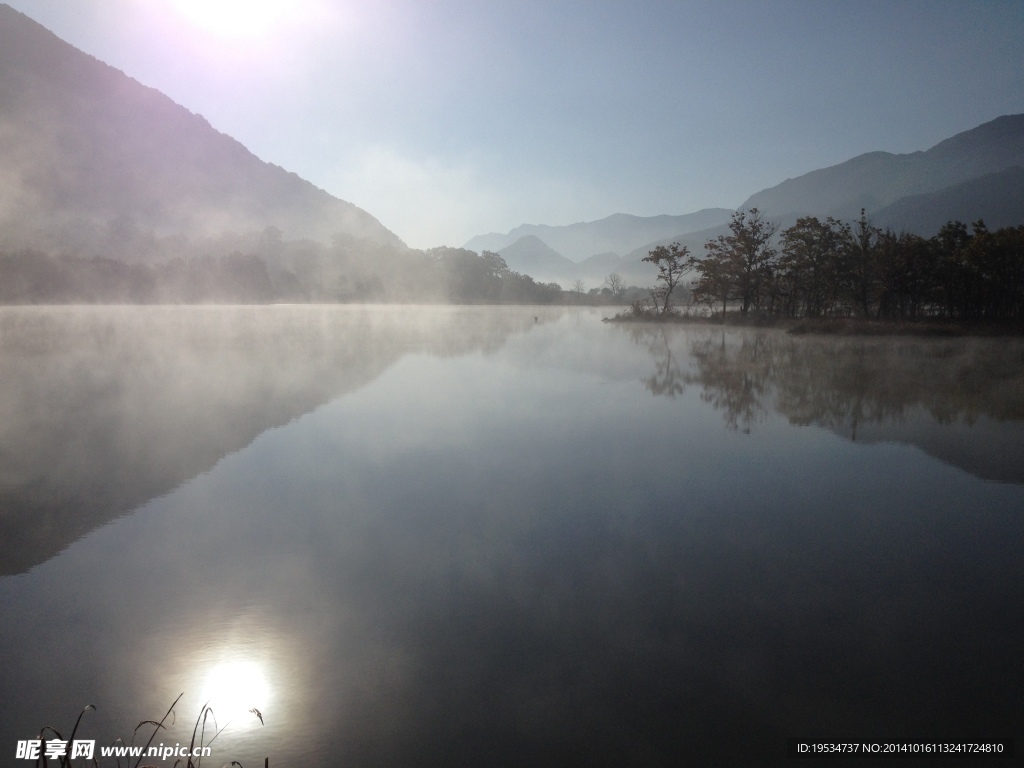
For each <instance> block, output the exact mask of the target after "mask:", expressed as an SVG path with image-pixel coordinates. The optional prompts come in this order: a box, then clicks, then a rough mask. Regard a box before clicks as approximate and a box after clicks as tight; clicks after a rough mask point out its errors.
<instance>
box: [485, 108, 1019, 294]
mask: <svg viewBox="0 0 1024 768" xmlns="http://www.w3.org/2000/svg"><path fill="white" fill-rule="evenodd" d="M755 207H756V208H759V209H760V210H761V211H762V212H763V213H765V214H766V215H767V216H768V217H769V218H771V219H773V220H775V221H777V222H778V223H779V224H780V226H781V227H783V228H785V227H788V226H790V225H792V224H793V223H794V222H795V221H796V220H797V219H798V218H799V217H801V216H817V217H819V218H821V219H824V218H825V217H826V216H834V217H836V218H839V219H845V220H853V219H856V218H857V217H858V216H859V215H860V211H861V209H862V208H863V209H865V211H866V212H867V214H868V216H869V217H870V218H871V220H872V222H873V223H874V224H876V225H878V226H885V227H892V228H893V229H895V230H905V231H908V232H914V233H916V234H920V235H923V236H926V237H930V236H931V235H934V234H935V233H936V232H937V231H938V229H939V228H940V227H941V226H942V225H943V224H945V223H946V222H947V221H950V220H952V219H957V220H960V221H963V222H966V223H971V222H973V221H976V220H978V219H984V221H985V223H986V224H987V225H988V226H989V228H990V229H997V228H1000V227H1007V226H1018V225H1022V224H1024V115H1005V116H1003V117H999V118H996V119H995V120H992V121H990V122H988V123H985V124H983V125H980V126H978V127H977V128H973V129H971V130H969V131H964V132H963V133H959V134H957V135H956V136H953V137H952V138H949V139H946V140H945V141H942V142H940V143H939V144H936V145H935V146H934V147H932V148H931V149H929V150H927V151H924V152H912V153H910V154H902V155H900V154H892V153H889V152H869V153H867V154H864V155H859V156H857V157H855V158H853V159H851V160H848V161H846V162H845V163H840V164H839V165H835V166H832V167H829V168H822V169H820V170H817V171H811V172H810V173H806V174H804V175H803V176H799V177H797V178H794V179H787V180H786V181H784V182H782V183H781V184H778V185H776V186H774V187H771V188H769V189H765V190H762V191H760V192H758V193H756V194H754V195H752V196H750V197H749V198H748V199H747V200H746V201H745V202H744V203H743V205H742V206H740V208H743V209H749V208H755ZM731 214H732V211H730V210H728V209H725V208H710V209H706V210H703V211H698V212H697V213H693V214H689V215H686V216H653V217H648V218H644V217H639V216H627V215H626V214H615V215H613V216H609V217H607V218H605V219H601V220H600V221H594V222H587V223H581V224H572V225H570V226H565V227H551V226H546V225H526V224H524V225H522V226H519V227H516V228H515V229H513V230H512V231H511V232H509V233H508V234H507V235H501V234H493V233H492V234H488V235H480V236H477V237H474V238H473V239H471V240H470V241H469V242H468V243H466V246H465V247H466V248H470V249H472V250H495V251H497V252H498V253H500V254H501V255H502V256H503V257H504V258H505V260H506V261H507V262H508V264H509V266H510V267H511V268H512V269H515V270H517V271H523V272H527V273H528V274H530V275H532V276H533V277H535V278H537V279H539V280H544V281H548V280H553V281H556V282H559V283H561V284H562V285H563V287H568V286H569V285H570V284H571V283H572V281H573V280H576V279H582V280H584V283H585V284H586V286H587V287H588V288H593V287H597V286H599V285H600V284H601V282H602V281H603V280H604V279H605V278H606V277H607V276H608V275H609V274H610V273H611V272H617V273H618V274H620V275H621V276H622V277H623V278H624V279H625V280H626V282H627V283H633V284H636V285H646V284H649V283H650V282H652V281H653V280H654V277H655V271H654V269H653V268H652V267H651V266H650V265H649V264H645V263H643V262H642V261H641V259H642V258H643V257H644V256H646V255H647V254H648V252H649V251H650V250H651V249H653V248H654V247H655V246H657V245H667V244H669V243H671V242H679V243H680V244H682V245H686V246H688V247H689V248H690V252H691V253H694V254H697V255H699V254H701V253H702V252H703V245H704V243H705V242H707V241H708V240H709V239H713V238H715V237H716V236H718V235H720V234H723V233H724V232H726V231H728V230H727V226H726V225H727V223H728V221H729V218H730V216H731ZM566 261H569V262H570V263H571V262H575V264H573V265H572V266H570V265H567V264H566Z"/></svg>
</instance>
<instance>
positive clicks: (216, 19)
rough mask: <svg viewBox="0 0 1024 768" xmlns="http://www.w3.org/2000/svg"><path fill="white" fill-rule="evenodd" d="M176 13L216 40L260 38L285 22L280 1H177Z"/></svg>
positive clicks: (286, 5) (286, 12)
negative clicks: (218, 38) (219, 38)
mask: <svg viewBox="0 0 1024 768" xmlns="http://www.w3.org/2000/svg"><path fill="white" fill-rule="evenodd" d="M175 5H176V7H177V9H178V11H179V12H180V13H181V14H182V15H183V16H184V17H185V18H186V19H188V21H190V22H191V23H193V24H195V25H196V26H197V27H200V28H202V29H204V30H206V31H207V32H210V33H212V34H215V35H217V36H219V37H229V38H253V37H260V36H262V35H265V34H267V33H268V32H270V31H271V30H273V29H274V28H275V27H276V26H277V25H278V24H279V23H281V22H283V21H285V20H286V19H287V17H288V15H289V9H290V8H292V9H293V8H294V7H293V6H292V5H291V4H289V3H287V2H284V1H283V0H176V2H175Z"/></svg>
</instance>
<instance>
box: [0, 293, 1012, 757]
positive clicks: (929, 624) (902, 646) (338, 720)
mask: <svg viewBox="0 0 1024 768" xmlns="http://www.w3.org/2000/svg"><path fill="white" fill-rule="evenodd" d="M600 317H601V315H600V312H597V311H592V310H582V311H581V310H573V309H566V308H544V309H540V308H535V307H526V308H510V309H496V308H485V307H476V308H474V307H458V308H457V307H430V308H423V307H375V308H369V307H273V308H253V307H250V308H238V307H230V308H229V307H204V308H181V307H177V308H172V307H162V308H159V307H152V308H116V309H109V308H75V307H68V308H60V309H51V308H7V309H3V310H0V354H2V359H3V364H4V375H3V376H2V377H0V387H2V389H3V391H2V392H0V403H2V406H0V408H2V410H0V454H2V458H3V461H2V462H0V466H2V468H3V469H2V472H3V475H2V478H0V489H2V494H3V495H2V497H0V498H2V502H3V518H2V525H3V532H4V536H3V538H2V541H3V550H2V559H3V566H4V567H3V572H4V573H6V574H9V575H7V576H4V577H3V578H0V605H2V606H3V614H4V621H3V623H2V626H0V653H2V655H3V657H4V658H8V659H17V660H18V664H16V665H6V666H7V667H8V668H7V670H6V671H5V675H4V676H3V681H2V683H0V702H2V703H0V722H2V723H3V724H4V733H3V737H4V738H5V739H6V743H8V744H9V745H10V744H12V743H13V742H14V741H15V740H17V739H25V738H31V737H33V736H34V735H35V734H36V733H38V730H39V728H40V727H41V726H43V725H45V724H54V725H57V727H58V728H61V727H64V728H68V729H70V728H69V726H70V724H71V723H72V722H73V719H74V717H75V716H76V715H77V712H78V711H79V710H80V708H81V707H82V706H84V705H85V704H87V703H92V704H95V705H97V707H98V712H96V713H94V715H91V716H87V719H86V726H85V735H86V737H87V738H93V737H95V738H97V739H98V740H99V741H100V742H109V741H110V740H112V739H113V738H114V737H115V736H119V735H120V736H125V737H127V736H128V735H129V734H130V731H131V729H132V728H133V727H134V726H135V724H136V723H137V722H138V721H139V720H142V719H145V718H159V717H160V716H161V715H162V714H163V712H164V711H165V710H166V708H167V706H169V704H170V703H171V702H172V701H173V700H174V698H175V697H176V696H177V695H178V694H179V693H181V692H182V691H185V698H183V700H182V702H181V704H180V705H179V708H178V713H179V716H178V718H177V723H176V725H175V729H174V730H173V731H172V732H171V733H169V734H167V735H165V736H162V737H161V738H162V740H163V741H164V742H167V743H173V741H174V740H175V739H177V740H179V741H182V742H187V740H188V738H187V736H188V735H190V733H191V726H192V722H191V718H192V717H194V714H195V713H197V712H198V711H199V708H200V707H201V705H202V704H203V702H204V701H205V700H206V699H207V698H209V697H213V698H214V699H215V701H216V704H215V708H216V709H219V710H220V711H221V712H222V713H227V712H231V713H232V714H231V715H230V717H231V719H232V721H233V722H232V725H231V726H230V727H229V728H228V729H227V730H226V731H225V733H224V734H223V735H222V736H221V737H219V739H218V741H217V742H216V744H215V753H214V757H215V760H214V762H215V763H217V764H222V763H224V762H229V761H230V760H239V761H241V762H242V763H243V764H245V765H248V764H250V763H251V764H260V762H261V761H262V759H263V758H264V757H265V756H269V758H270V764H271V765H275V764H277V765H302V764H336V765H435V764H468V763H470V762H479V763H481V764H483V763H486V764H498V765H524V764H542V763H552V762H557V763H559V764H566V765H571V764H579V765H613V764H614V765H623V764H626V765H630V764H633V765H669V764H673V765H675V764H680V761H681V760H682V761H689V762H692V763H695V764H714V763H721V764H726V763H728V764H735V763H739V764H744V763H746V764H765V763H770V762H773V761H776V760H777V761H778V762H782V754H783V748H784V742H785V739H786V738H787V737H790V736H806V737H811V736H816V735H820V736H825V735H830V736H836V737H838V736H848V737H851V738H864V739H867V738H909V737H915V738H929V739H939V738H947V737H951V736H952V735H953V734H959V735H958V738H959V737H962V736H966V735H968V734H974V735H976V736H979V737H980V736H987V737H988V738H995V737H1000V738H1007V737H1016V738H1018V739H1019V738H1020V737H1021V734H1020V726H1019V724H1020V723H1021V722H1024V720H1022V718H1021V715H1022V714H1024V712H1022V709H1021V703H1020V698H1019V695H1018V692H1019V690H1020V689H1021V686H1022V684H1024V674H1022V669H1021V665H1020V661H1019V648H1020V647H1021V643H1022V641H1024V627H1022V625H1021V622H1020V618H1019V610H1018V607H1019V606H1020V605H1021V604H1022V599H1024V562H1022V560H1021V558H1020V556H1019V553H1020V551H1021V545H1022V544H1024V516H1022V514H1021V510H1024V476H1022V475H1021V473H1020V469H1019V466H1020V464H1021V462H1020V461H1019V459H1020V458H1021V457H1022V456H1024V394H1022V392H1024V389H1022V382H1024V347H1022V345H1021V344H1020V343H1019V342H1017V341H1007V340H990V341H987V340H982V341H961V340H952V341H950V340H943V341H920V340H906V339H895V340H893V339H890V340H857V339H844V340H838V341H837V340H829V339H808V338H792V337H788V336H786V335H784V334H781V333H779V332H756V331H750V330H726V331H722V330H718V329H703V328H697V329H685V328H656V329H652V328H648V327H633V328H624V327H622V326H611V325H605V324H602V323H600ZM240 680H245V681H248V682H247V683H246V685H245V686H243V685H242V683H241V682H239V681H240ZM225 681H227V682H225ZM231 681H235V682H231ZM246 686H248V687H246ZM226 689H230V690H232V691H234V692H235V694H236V695H235V696H234V698H232V696H230V695H229V693H228V692H226ZM239 691H240V692H239ZM249 702H251V703H249ZM243 703H244V704H246V706H243ZM248 706H257V707H259V709H260V711H261V712H262V714H263V715H264V718H265V723H266V724H265V725H263V726H260V725H259V724H258V722H256V721H255V720H254V719H253V717H252V716H251V715H247V713H246V712H245V711H244V710H245V709H247V707H248ZM225 717H228V715H225ZM186 732H187V734H186Z"/></svg>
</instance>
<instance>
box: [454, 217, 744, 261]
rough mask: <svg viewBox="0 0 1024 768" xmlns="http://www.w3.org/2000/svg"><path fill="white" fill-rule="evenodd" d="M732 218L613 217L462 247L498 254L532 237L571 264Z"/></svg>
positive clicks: (520, 231) (518, 231)
mask: <svg viewBox="0 0 1024 768" xmlns="http://www.w3.org/2000/svg"><path fill="white" fill-rule="evenodd" d="M731 215H732V211H731V210H729V209H727V208H705V209H704V210H701V211H697V212H696V213H688V214H685V215H683V216H668V215H662V216H632V215H630V214H627V213H616V214H612V215H611V216H607V217H605V218H603V219H599V220H598V221H588V222H580V223H577V224H569V225H567V226H557V227H556V226H549V225H547V224H522V225H520V226H518V227H516V228H515V229H513V230H512V231H510V232H509V233H508V234H499V233H491V234H487V235H478V236H477V237H474V238H472V239H471V240H469V242H467V243H466V245H465V246H464V247H465V248H468V249H469V250H471V251H497V252H500V251H501V250H502V249H504V248H507V247H508V246H510V245H512V243H514V242H516V241H517V240H518V239H519V238H521V237H525V236H528V235H532V236H534V237H537V238H539V239H541V240H542V241H543V242H544V243H545V244H546V245H548V246H549V247H550V248H553V249H554V250H555V251H557V252H558V253H559V254H561V255H562V256H564V257H566V258H567V259H569V260H570V261H574V262H579V261H582V260H584V259H586V258H588V257H590V256H594V255H596V254H600V253H608V252H612V253H616V254H619V255H621V254H624V253H627V252H629V251H632V250H633V249H635V248H638V247H639V246H641V245H643V244H644V243H649V242H651V241H653V240H658V239H661V238H665V237H669V238H670V237H673V236H675V235H683V234H685V233H687V232H695V231H697V230H701V229H706V228H708V227H713V226H716V225H718V224H724V223H725V222H727V221H729V217H730V216H731Z"/></svg>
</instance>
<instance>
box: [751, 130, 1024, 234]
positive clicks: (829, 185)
mask: <svg viewBox="0 0 1024 768" xmlns="http://www.w3.org/2000/svg"><path fill="white" fill-rule="evenodd" d="M1014 166H1024V115H1004V116H1003V117H999V118H996V119H995V120H992V121H990V122H988V123H984V124H983V125H979V126H978V127H977V128H973V129H971V130H969V131H964V132H963V133H958V134H957V135H956V136H953V137H952V138H949V139H946V140H945V141H942V142H939V143H938V144H936V145H935V146H934V147H932V148H931V149H929V150H927V151H924V152H912V153H910V154H891V153H889V152H869V153H867V154H864V155H859V156H857V157H855V158H853V159H851V160H847V161H846V162H845V163H840V164H839V165H834V166H831V167H829V168H822V169H820V170H817V171H811V172H810V173H807V174H804V175H803V176H799V177H797V178H795V179H787V180H786V181H784V182H782V183H781V184H778V185H776V186H774V187H771V188H769V189H765V190H762V191H761V192H758V193H757V194H755V195H752V196H751V197H750V198H748V199H747V200H746V202H744V203H743V205H742V206H741V207H742V208H759V209H760V210H761V211H762V212H763V213H765V214H766V215H768V216H772V217H776V216H783V215H786V214H811V215H814V216H818V217H819V218H824V217H825V216H835V217H837V218H844V219H853V218H856V217H857V216H858V215H859V213H860V209H861V208H864V209H866V210H867V212H868V213H869V214H873V213H874V212H875V211H878V210H880V209H882V208H884V207H886V206H889V205H892V204H894V203H896V202H897V201H899V200H900V199H901V198H905V197H909V196H919V195H925V194H929V193H934V192H940V191H941V190H944V189H948V188H951V187H954V186H957V185H960V184H963V183H965V182H968V181H970V180H972V179H977V178H979V177H982V176H986V175H989V174H993V173H999V172H1001V171H1005V170H1007V169H1009V168H1012V167H1014ZM951 194H955V193H951ZM947 199H951V198H947ZM920 202H921V201H919V203H920ZM960 217H961V215H960V214H955V215H953V218H960ZM1018 223H1021V222H1019V221H1018ZM921 234H929V235H930V234H934V230H932V231H928V232H922V233H921Z"/></svg>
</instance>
